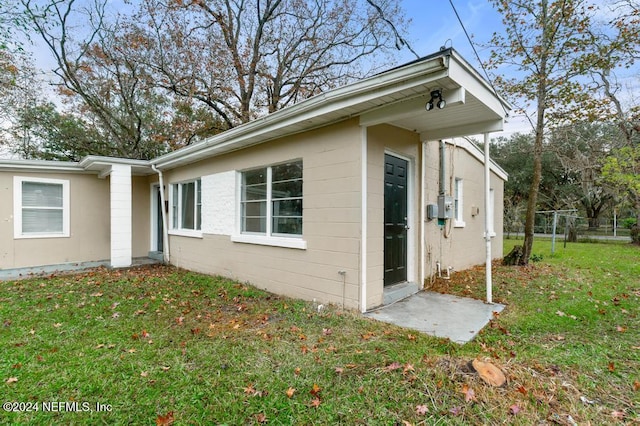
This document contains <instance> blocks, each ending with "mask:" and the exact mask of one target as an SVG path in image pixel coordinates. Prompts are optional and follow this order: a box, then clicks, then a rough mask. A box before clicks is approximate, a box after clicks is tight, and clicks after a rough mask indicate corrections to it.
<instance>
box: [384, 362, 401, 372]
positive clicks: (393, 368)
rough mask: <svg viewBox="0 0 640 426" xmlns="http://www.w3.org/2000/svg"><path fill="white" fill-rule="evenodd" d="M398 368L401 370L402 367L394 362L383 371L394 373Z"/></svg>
mask: <svg viewBox="0 0 640 426" xmlns="http://www.w3.org/2000/svg"><path fill="white" fill-rule="evenodd" d="M399 368H402V365H400V363H399V362H397V361H394V362H392V363H391V364H389V365H387V366H386V367H385V368H384V371H394V370H397V369H399Z"/></svg>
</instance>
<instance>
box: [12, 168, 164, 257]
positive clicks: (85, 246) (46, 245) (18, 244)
mask: <svg viewBox="0 0 640 426" xmlns="http://www.w3.org/2000/svg"><path fill="white" fill-rule="evenodd" d="M14 176H24V177H38V178H47V179H62V180H68V181H69V198H70V236H69V237H61V238H24V239H14V229H13V227H14V221H13V177H14ZM151 180H152V178H151ZM151 180H150V178H149V177H133V182H132V199H133V201H134V202H133V204H132V205H133V207H132V209H133V211H132V215H133V217H132V254H133V257H144V256H147V254H148V253H149V247H150V243H149V241H150V234H149V232H150V204H149V203H150V182H151ZM109 185H110V179H109V178H108V177H107V178H106V179H99V178H98V176H97V175H95V174H83V173H33V172H30V173H23V172H0V199H1V200H2V202H1V203H0V241H1V244H0V269H12V268H26V267H35V266H45V265H58V264H63V263H76V262H94V261H108V260H109V257H110V247H111V244H110V214H109V208H110V201H109V200H110V198H109V190H110V189H109Z"/></svg>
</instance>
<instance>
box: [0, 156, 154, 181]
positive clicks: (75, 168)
mask: <svg viewBox="0 0 640 426" xmlns="http://www.w3.org/2000/svg"><path fill="white" fill-rule="evenodd" d="M114 164H122V165H127V166H131V174H132V175H134V176H147V175H150V174H153V173H154V172H153V169H152V168H151V165H150V164H149V162H148V161H146V160H130V159H126V158H113V157H101V156H96V155H90V156H87V157H85V158H83V159H82V161H80V162H72V161H49V160H3V159H0V170H6V171H12V172H38V173H85V174H97V175H98V176H99V177H101V178H105V177H107V176H108V175H109V174H110V173H111V166H113V165H114Z"/></svg>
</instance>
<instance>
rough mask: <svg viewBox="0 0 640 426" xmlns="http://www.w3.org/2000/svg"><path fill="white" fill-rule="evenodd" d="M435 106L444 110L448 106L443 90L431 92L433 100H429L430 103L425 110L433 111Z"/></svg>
mask: <svg viewBox="0 0 640 426" xmlns="http://www.w3.org/2000/svg"><path fill="white" fill-rule="evenodd" d="M436 101H437V103H435V104H434V102H436ZM434 106H437V107H438V108H439V109H442V108H444V107H445V106H447V101H445V100H444V98H443V97H442V89H436V90H432V91H431V99H429V102H427V104H426V105H425V109H426V110H427V111H431V110H432V109H433V107H434Z"/></svg>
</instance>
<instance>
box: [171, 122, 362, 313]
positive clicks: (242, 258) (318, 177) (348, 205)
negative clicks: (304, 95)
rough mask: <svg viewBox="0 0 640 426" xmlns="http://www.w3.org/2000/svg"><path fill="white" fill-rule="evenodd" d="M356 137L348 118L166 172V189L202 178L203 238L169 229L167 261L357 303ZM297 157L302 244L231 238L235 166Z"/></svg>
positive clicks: (235, 217)
mask: <svg viewBox="0 0 640 426" xmlns="http://www.w3.org/2000/svg"><path fill="white" fill-rule="evenodd" d="M360 140H361V131H360V127H359V126H358V124H357V121H356V120H348V121H344V122H340V123H337V124H334V125H331V126H327V127H323V128H321V129H317V130H314V131H309V132H305V133H304V134H298V135H294V136H290V137H286V138H282V139H278V140H275V141H271V142H268V143H264V144H261V145H258V146H255V147H251V148H246V149H243V150H239V151H236V152H233V153H230V154H226V155H223V156H219V157H215V158H213V159H211V160H203V161H201V162H198V163H195V164H190V165H189V166H185V167H180V168H177V169H175V170H170V171H167V172H165V183H166V185H167V188H169V185H170V184H173V183H177V182H181V181H185V180H190V179H196V178H202V200H203V206H202V216H203V233H202V238H197V237H186V236H179V235H170V252H171V263H173V264H175V265H177V266H179V267H184V268H188V269H191V270H195V271H200V272H205V273H209V274H219V275H223V276H228V277H231V278H234V279H237V280H240V281H247V282H250V283H251V284H253V285H255V286H257V287H260V288H264V289H267V290H269V291H272V292H275V293H279V294H283V295H287V296H291V297H299V298H303V299H307V300H312V299H316V300H318V301H319V302H322V303H324V302H331V303H336V304H339V305H342V304H344V306H346V307H350V308H357V307H358V306H359V296H360V294H359V281H360V276H359V262H360V220H361V215H360V201H361V198H360V187H361V166H360V147H361V145H360ZM295 159H301V160H302V162H303V231H302V239H303V240H304V241H305V242H306V249H298V248H285V247H276V246H268V245H257V244H250V243H243V242H233V241H232V240H231V237H230V234H236V235H237V234H239V194H240V188H239V187H238V186H239V182H240V177H239V176H240V172H242V171H243V170H247V169H251V168H256V167H263V166H269V165H273V164H278V163H282V162H286V161H289V160H295ZM234 176H235V179H234ZM230 186H233V188H231V189H230V188H229V187H230ZM341 272H343V274H341Z"/></svg>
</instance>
